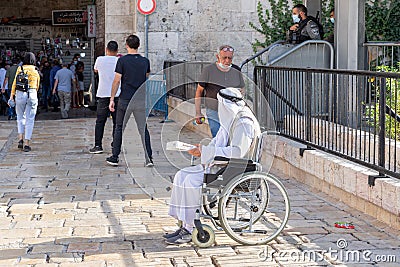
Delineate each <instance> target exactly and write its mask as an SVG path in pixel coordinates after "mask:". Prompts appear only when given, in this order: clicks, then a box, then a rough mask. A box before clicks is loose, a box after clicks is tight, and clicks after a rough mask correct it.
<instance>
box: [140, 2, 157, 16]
mask: <svg viewBox="0 0 400 267" xmlns="http://www.w3.org/2000/svg"><path fill="white" fill-rule="evenodd" d="M137 9H138V11H139V12H140V13H142V14H143V15H150V14H151V13H153V12H154V10H156V0H138V2H137Z"/></svg>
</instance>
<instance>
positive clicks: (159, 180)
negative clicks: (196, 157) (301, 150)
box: [0, 111, 400, 267]
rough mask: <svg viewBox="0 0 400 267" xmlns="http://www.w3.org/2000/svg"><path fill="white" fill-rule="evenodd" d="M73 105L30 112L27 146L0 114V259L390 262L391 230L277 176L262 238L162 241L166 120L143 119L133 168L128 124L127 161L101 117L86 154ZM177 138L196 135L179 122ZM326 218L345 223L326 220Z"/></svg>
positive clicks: (41, 262)
mask: <svg viewBox="0 0 400 267" xmlns="http://www.w3.org/2000/svg"><path fill="white" fill-rule="evenodd" d="M74 112H75V113H74V114H73V116H71V117H72V118H71V119H67V120H58V119H56V118H58V117H57V116H58V115H54V114H51V115H46V114H40V115H39V116H38V118H39V119H40V120H38V121H37V122H36V124H35V129H34V135H33V144H32V152H29V153H24V152H21V151H20V150H18V149H17V141H18V140H17V134H16V129H15V128H16V123H15V121H11V122H9V121H4V120H3V121H0V125H1V127H0V147H1V150H0V266H35V267H41V266H54V267H55V266H58V267H66V266H85V267H86V266H87V267H90V266H102V267H103V266H243V267H244V266H331V265H334V266H353V265H354V266H400V249H399V246H400V239H399V238H398V236H399V233H398V232H395V231H394V230H392V229H390V228H389V227H387V226H386V225H384V224H382V223H380V222H378V221H377V220H375V219H373V218H371V217H369V216H367V215H364V214H362V213H360V212H357V211H355V210H352V209H350V208H349V207H347V206H346V205H344V204H341V203H338V202H336V201H335V200H334V199H332V198H329V197H327V196H326V195H324V194H321V193H317V192H312V191H311V190H310V188H308V187H306V186H304V185H302V184H299V183H298V182H296V181H294V180H289V179H285V177H281V180H282V182H283V183H284V185H285V186H286V188H287V190H288V193H289V196H290V200H291V206H292V212H291V216H290V220H289V222H288V224H287V228H286V229H285V231H284V232H283V233H282V234H281V235H280V236H279V237H278V238H277V239H276V240H275V241H273V242H271V243H270V244H268V245H266V246H243V245H240V244H238V243H236V242H234V241H232V240H231V239H230V238H229V237H228V236H227V235H225V234H224V233H222V232H217V235H216V236H217V237H216V243H215V246H213V247H211V248H207V249H200V248H197V247H194V246H193V245H192V244H187V245H182V246H179V247H178V246H170V245H167V244H165V243H164V242H163V239H162V237H161V235H162V234H163V233H164V232H165V231H168V230H171V229H174V228H175V221H174V220H173V219H171V218H170V217H169V216H168V215H167V212H168V206H167V205H166V204H165V201H167V200H168V196H169V192H168V191H167V190H166V187H168V185H169V184H170V181H171V179H172V177H173V175H174V173H175V172H176V170H177V168H179V167H180V166H175V167H174V166H171V165H170V164H169V162H168V160H167V158H171V157H172V158H174V157H175V158H177V157H181V156H182V155H179V153H178V152H171V151H168V152H167V153H164V152H163V149H162V146H161V143H162V142H163V143H165V142H164V141H165V140H166V139H165V138H167V139H168V137H171V136H172V137H171V140H174V138H175V136H173V135H176V134H177V130H176V125H175V124H174V123H168V125H167V124H160V123H159V122H160V120H161V119H162V118H160V117H152V118H151V119H150V121H149V130H150V132H151V135H152V141H153V149H154V161H155V164H156V167H155V168H143V167H142V164H143V162H142V160H141V159H140V158H141V155H137V154H136V155H135V153H134V151H133V153H132V147H134V146H135V145H137V144H138V142H139V140H138V138H137V137H136V135H135V133H134V131H131V129H132V128H131V127H128V128H127V129H129V130H128V131H126V136H127V138H125V139H124V142H125V145H126V146H125V151H126V153H127V159H128V161H129V168H127V165H126V161H125V160H124V159H123V158H122V162H121V164H120V166H119V167H111V166H108V165H107V164H106V163H105V158H106V156H107V155H108V154H109V153H110V143H111V137H110V128H111V123H110V122H108V124H107V126H106V127H107V131H106V133H105V137H104V148H105V150H106V153H104V154H101V155H92V154H89V153H88V152H87V151H88V149H89V148H90V147H91V146H92V145H93V142H94V137H93V136H94V123H95V118H94V116H93V112H90V111H84V113H81V112H78V111H74ZM79 114H84V116H85V117H82V116H79ZM49 117H51V118H52V119H49ZM131 121H132V120H131ZM128 126H129V125H128ZM162 127H164V128H162ZM174 127H175V128H174ZM174 129H175V130H174ZM163 138H164V139H163ZM180 138H181V140H184V141H188V142H198V141H199V139H201V138H202V137H201V136H199V135H196V134H194V133H193V132H189V131H183V132H181V133H180ZM139 154H140V153H139ZM188 160H189V159H187V161H188ZM181 163H182V164H186V163H187V162H186V161H185V160H183V161H182V162H181ZM132 175H133V176H132ZM278 175H279V174H278ZM133 177H135V178H133ZM140 185H142V186H143V188H141V187H140ZM335 221H349V222H353V223H354V225H355V229H353V230H351V229H339V228H335V227H334V222H335ZM343 244H345V245H344V246H343ZM346 244H347V246H346ZM338 245H339V246H341V247H343V249H339V248H338ZM265 255H267V256H268V257H265ZM358 257H359V258H358Z"/></svg>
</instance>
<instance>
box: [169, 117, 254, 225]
mask: <svg viewBox="0 0 400 267" xmlns="http://www.w3.org/2000/svg"><path fill="white" fill-rule="evenodd" d="M255 124H258V122H257V121H256V122H254V121H253V119H251V117H242V118H240V119H238V121H237V123H236V126H235V129H234V131H233V137H232V138H231V139H232V140H231V142H230V145H229V146H228V140H229V134H228V132H227V131H226V130H225V129H224V128H223V127H220V129H219V131H218V133H217V135H216V136H215V137H214V138H213V139H212V140H211V142H210V144H209V145H207V146H203V147H202V148H201V163H202V164H199V165H196V166H191V167H187V168H184V169H182V170H180V171H178V172H177V173H176V174H175V177H174V183H173V188H172V193H171V202H170V208H169V215H171V216H172V217H174V218H176V219H178V220H181V221H182V222H183V226H184V227H185V228H186V229H187V230H189V231H191V230H192V228H193V227H194V219H195V215H196V209H199V210H200V209H201V207H200V200H201V199H200V198H201V187H202V184H203V178H204V167H203V164H208V163H210V162H212V160H213V159H214V157H216V156H222V157H226V158H243V157H244V156H245V155H246V153H247V151H248V150H249V148H250V146H251V143H252V140H253V138H254V127H255Z"/></svg>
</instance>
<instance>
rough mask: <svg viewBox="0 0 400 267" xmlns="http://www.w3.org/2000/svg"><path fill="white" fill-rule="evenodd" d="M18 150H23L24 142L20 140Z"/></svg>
mask: <svg viewBox="0 0 400 267" xmlns="http://www.w3.org/2000/svg"><path fill="white" fill-rule="evenodd" d="M18 148H19V149H23V148H24V140H22V139H21V140H19V141H18Z"/></svg>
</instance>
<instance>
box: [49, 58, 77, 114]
mask: <svg viewBox="0 0 400 267" xmlns="http://www.w3.org/2000/svg"><path fill="white" fill-rule="evenodd" d="M71 82H72V83H74V84H75V83H76V79H75V75H74V73H73V72H72V71H71V70H69V69H68V63H66V62H63V63H62V69H61V70H59V71H57V73H56V76H55V82H54V87H53V94H56V93H57V92H58V96H59V97H60V109H61V118H63V119H67V118H68V111H69V109H70V107H71V88H72V86H73V84H72V83H71Z"/></svg>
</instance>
